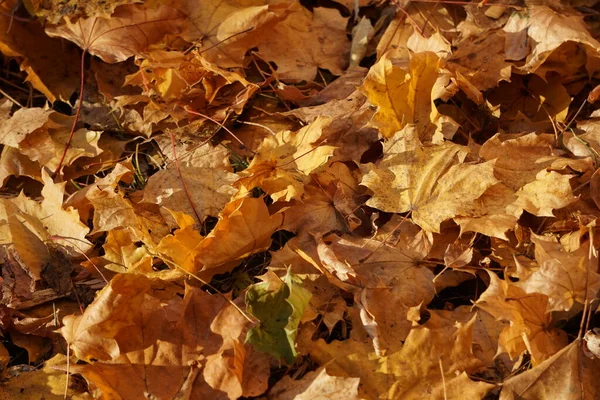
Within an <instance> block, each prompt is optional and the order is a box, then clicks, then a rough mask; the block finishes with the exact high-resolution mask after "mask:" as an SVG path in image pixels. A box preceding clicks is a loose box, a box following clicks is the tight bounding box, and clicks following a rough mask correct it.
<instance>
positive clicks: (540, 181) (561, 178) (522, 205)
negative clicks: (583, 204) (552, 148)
mask: <svg viewBox="0 0 600 400" xmlns="http://www.w3.org/2000/svg"><path fill="white" fill-rule="evenodd" d="M571 178H572V175H561V174H559V173H558V172H554V171H550V172H548V171H540V172H539V173H538V174H537V176H536V180H535V181H533V182H530V183H528V184H526V185H525V186H523V187H522V188H521V189H519V190H518V191H517V192H516V196H517V200H516V201H515V202H514V203H513V204H511V205H510V206H509V207H508V208H509V213H512V214H514V215H515V216H520V215H521V213H522V212H523V210H525V211H527V212H529V213H531V214H533V215H537V216H539V217H553V216H554V214H553V212H552V211H553V210H554V209H558V208H563V207H566V206H568V205H569V204H571V203H574V202H575V201H576V200H577V197H575V196H574V195H573V190H572V189H571V184H570V183H569V182H570V180H571Z"/></svg>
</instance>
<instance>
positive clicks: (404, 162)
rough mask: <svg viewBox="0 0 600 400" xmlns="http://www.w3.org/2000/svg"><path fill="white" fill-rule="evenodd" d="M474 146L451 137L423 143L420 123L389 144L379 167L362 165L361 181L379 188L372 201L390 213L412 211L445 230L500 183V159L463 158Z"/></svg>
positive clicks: (425, 224) (429, 226)
mask: <svg viewBox="0 0 600 400" xmlns="http://www.w3.org/2000/svg"><path fill="white" fill-rule="evenodd" d="M467 153H468V151H467V150H466V149H465V148H463V147H461V146H458V145H455V144H453V143H450V142H445V143H443V144H441V145H432V146H423V145H421V143H420V142H419V139H418V138H417V135H416V131H415V128H414V127H407V128H405V129H403V130H402V131H400V132H398V133H397V134H396V136H395V137H394V138H392V139H390V140H389V141H388V142H386V143H385V147H384V158H383V160H382V161H381V162H379V164H378V165H377V166H373V165H367V166H364V167H363V166H361V168H362V170H363V171H364V173H365V175H364V177H363V179H362V182H361V185H364V186H366V187H368V188H369V189H371V190H372V191H373V196H372V197H371V198H370V199H369V200H368V201H367V205H369V206H371V207H375V208H377V209H379V210H382V211H386V212H397V213H404V212H408V211H411V218H412V220H413V221H414V222H415V223H416V224H418V225H419V226H421V227H422V228H423V229H425V230H427V231H430V232H439V229H440V228H439V227H440V223H442V222H443V221H445V220H448V219H450V218H453V217H456V216H470V215H473V211H474V210H473V205H472V202H473V201H475V200H477V199H478V198H479V197H481V195H483V193H484V192H485V191H486V190H487V189H488V188H490V187H491V186H492V185H494V184H495V183H496V182H497V180H496V178H495V177H494V176H493V168H494V163H493V161H492V162H486V163H482V164H466V163H463V161H464V159H465V157H466V155H467Z"/></svg>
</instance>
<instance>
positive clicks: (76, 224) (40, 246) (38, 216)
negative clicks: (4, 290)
mask: <svg viewBox="0 0 600 400" xmlns="http://www.w3.org/2000/svg"><path fill="white" fill-rule="evenodd" d="M43 179H44V182H45V185H44V188H43V189H42V196H43V198H44V199H43V200H42V201H41V203H40V202H37V201H35V200H32V199H30V198H28V197H26V196H25V195H24V194H23V193H21V194H20V195H19V196H18V197H16V198H14V199H3V200H2V208H1V211H0V213H1V214H2V216H1V217H0V218H1V219H2V220H4V223H3V224H1V226H0V228H1V229H0V237H1V239H0V243H2V244H4V245H7V246H9V248H12V249H13V250H14V251H15V252H16V254H15V255H18V258H19V259H20V260H21V261H23V262H24V264H25V265H24V266H25V268H26V269H27V271H28V274H30V275H31V277H32V278H34V279H36V280H37V279H40V277H41V272H42V267H43V264H44V263H45V262H46V261H47V259H48V257H49V253H48V249H47V248H46V243H47V242H48V241H50V240H52V241H53V242H54V243H56V244H58V245H60V246H61V247H62V248H63V249H64V251H65V252H66V253H67V254H68V255H70V256H72V257H78V256H80V255H81V254H82V253H85V252H86V251H87V250H89V249H90V248H91V247H92V244H91V243H90V242H89V241H88V240H87V238H86V235H87V234H88V232H89V228H88V227H87V226H86V225H84V224H83V223H82V222H81V221H80V219H79V213H78V212H77V210H75V209H73V208H72V207H66V208H63V196H64V188H65V183H54V182H53V181H52V179H51V178H50V177H49V176H48V175H47V174H46V173H44V176H43Z"/></svg>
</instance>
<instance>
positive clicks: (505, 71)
mask: <svg viewBox="0 0 600 400" xmlns="http://www.w3.org/2000/svg"><path fill="white" fill-rule="evenodd" d="M504 43H505V40H504V35H503V34H500V32H498V31H488V33H487V34H485V35H484V36H482V37H477V38H469V40H463V41H461V42H460V43H459V45H458V46H457V49H456V51H454V52H453V53H452V56H451V57H450V58H449V59H448V62H447V63H446V68H448V69H449V70H450V71H452V72H459V73H461V74H462V75H463V76H464V77H465V78H466V79H467V80H468V81H469V83H470V84H471V85H473V86H475V88H476V89H477V90H480V91H485V90H487V89H490V88H493V87H496V86H497V85H498V83H499V82H500V81H509V80H510V75H511V69H512V68H511V65H510V64H509V63H507V62H506V61H504V56H503V54H502V52H503V50H504ZM459 86H460V84H459Z"/></svg>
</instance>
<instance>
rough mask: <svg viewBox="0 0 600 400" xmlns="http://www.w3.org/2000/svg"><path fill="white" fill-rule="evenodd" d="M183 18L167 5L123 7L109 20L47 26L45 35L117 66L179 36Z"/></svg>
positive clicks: (100, 18)
mask: <svg viewBox="0 0 600 400" xmlns="http://www.w3.org/2000/svg"><path fill="white" fill-rule="evenodd" d="M182 17H183V16H182V14H181V13H180V12H179V11H177V10H175V9H173V8H170V7H167V6H164V5H159V6H156V7H154V8H151V7H143V6H140V5H123V6H120V7H118V8H117V9H116V10H115V12H114V13H113V14H112V15H111V16H110V18H102V17H91V18H85V19H83V18H80V19H78V20H77V21H76V22H75V23H73V22H71V21H70V20H68V19H67V20H66V21H65V23H64V24H63V25H55V26H48V27H47V28H46V33H47V34H48V35H49V36H51V37H62V38H65V39H67V40H70V41H72V42H73V43H75V44H76V45H78V46H79V47H81V48H82V49H83V50H85V51H87V52H88V53H90V54H92V55H95V56H98V57H100V58H101V59H102V60H104V61H106V62H110V63H116V62H121V61H125V60H126V59H128V58H129V57H131V56H134V55H136V54H139V53H141V52H143V51H145V50H146V49H147V48H148V46H150V45H152V44H155V43H157V42H159V41H160V40H162V39H163V38H164V36H165V35H167V34H175V33H177V32H179V30H180V25H181V21H182Z"/></svg>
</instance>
